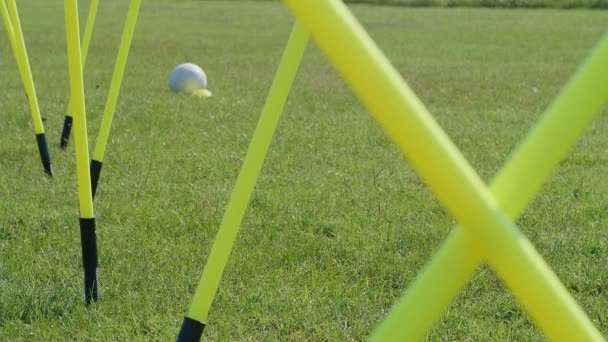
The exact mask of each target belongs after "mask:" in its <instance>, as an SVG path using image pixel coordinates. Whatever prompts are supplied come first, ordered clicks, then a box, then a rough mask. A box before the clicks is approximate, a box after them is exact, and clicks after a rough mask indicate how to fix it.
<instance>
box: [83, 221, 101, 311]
mask: <svg viewBox="0 0 608 342" xmlns="http://www.w3.org/2000/svg"><path fill="white" fill-rule="evenodd" d="M79 221H80V243H81V245H82V266H83V268H84V303H85V305H89V304H91V301H94V302H98V301H99V277H98V262H97V237H96V235H95V218H94V217H93V218H82V217H81V218H79Z"/></svg>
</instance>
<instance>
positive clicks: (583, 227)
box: [0, 0, 608, 341]
mask: <svg viewBox="0 0 608 342" xmlns="http://www.w3.org/2000/svg"><path fill="white" fill-rule="evenodd" d="M20 5H21V8H20V9H21V16H22V24H23V25H24V34H25V37H26V42H27V44H28V51H29V53H30V56H31V63H32V69H33V74H34V79H35V81H36V85H37V91H38V94H39V100H40V105H41V108H42V111H43V116H44V117H45V118H46V121H45V126H46V128H47V135H48V138H49V139H50V142H51V153H52V156H53V162H54V167H55V172H56V177H55V178H53V179H48V178H46V177H44V176H43V173H42V170H41V165H40V162H39V159H38V156H37V149H36V145H35V139H34V135H33V129H32V125H31V120H30V116H29V113H28V112H27V104H26V102H25V99H24V96H23V90H22V87H21V84H20V81H19V77H18V74H17V72H16V66H15V63H14V60H13V57H12V55H11V53H10V50H9V49H7V48H2V49H0V71H1V75H2V77H1V78H0V86H1V87H2V89H3V90H4V91H3V92H2V93H0V108H1V113H2V124H1V125H0V170H1V172H0V212H1V213H2V214H1V215H0V340H2V341H5V340H8V341H13V340H14V341H17V340H104V341H105V340H108V341H114V340H164V341H166V340H171V339H173V338H174V337H175V335H176V334H177V332H178V330H179V326H180V324H181V320H182V317H183V315H184V314H185V313H186V311H187V309H188V307H189V304H190V300H191V298H192V295H193V293H194V290H195V287H196V285H197V284H198V281H199V277H200V274H201V272H202V269H203V266H204V265H205V261H206V258H207V255H208V253H209V249H210V246H211V244H212V242H213V239H214V237H215V233H216V232H217V229H218V226H219V223H220V221H221V218H222V215H223V210H224V208H225V205H226V202H227V200H228V197H229V195H230V192H231V189H232V186H233V184H234V181H235V179H236V176H237V174H238V172H239V167H240V165H241V163H242V160H243V157H244V154H245V151H246V149H247V146H248V142H249V139H250V138H251V135H252V132H253V129H254V127H255V124H256V122H257V118H258V115H259V112H260V109H261V107H262V104H263V101H264V98H265V95H266V93H267V91H268V89H269V87H270V83H271V80H272V77H273V74H274V71H275V69H276V67H277V64H278V60H279V58H280V55H281V52H282V50H283V48H284V44H285V41H286V39H287V36H288V34H289V31H290V28H291V25H292V18H291V17H290V15H289V13H288V12H287V11H286V10H285V9H284V8H283V7H282V6H281V5H280V4H277V3H272V2H264V3H254V2H204V3H200V2H187V1H181V2H175V3H173V2H166V1H158V0H157V1H144V4H143V6H142V13H141V16H140V22H139V25H138V28H137V30H136V34H135V38H134V44H133V47H132V50H131V57H130V61H129V64H128V66H127V73H126V75H125V80H124V84H123V88H122V95H121V97H120V100H119V104H118V108H117V115H116V117H115V121H114V126H113V128H112V134H111V142H110V144H109V146H108V151H107V154H106V159H105V161H104V170H103V173H102V175H101V182H100V185H99V190H98V196H97V198H96V202H95V205H96V207H95V210H96V215H97V225H98V241H99V253H100V262H101V266H100V277H101V286H102V301H101V302H100V303H99V304H98V305H94V306H93V307H91V308H89V309H85V308H84V306H83V303H82V270H81V261H80V260H81V257H80V253H81V251H80V243H79V231H78V221H77V205H78V201H77V193H76V176H75V165H74V153H73V146H72V145H71V146H70V148H69V150H68V151H67V152H63V151H61V150H60V149H59V148H58V142H59V134H60V128H61V124H62V120H63V114H64V112H65V109H66V104H67V98H68V83H67V62H66V56H65V54H66V52H65V34H64V32H63V29H64V23H63V17H62V14H63V9H62V7H61V5H60V2H49V1H42V0H36V1H27V2H23V3H20ZM126 7H127V2H126V1H112V2H102V3H101V5H100V13H99V15H98V22H97V27H96V31H95V32H94V34H93V42H92V46H91V50H90V54H89V56H90V59H89V61H88V63H87V67H86V71H85V78H86V82H85V83H86V94H87V109H88V126H89V131H90V133H91V135H92V136H91V137H90V141H91V145H90V146H91V148H92V146H93V145H94V138H95V134H96V132H97V130H98V127H99V123H100V119H101V118H100V115H101V112H102V109H103V104H104V102H105V96H106V92H107V88H108V86H109V80H110V77H111V70H112V66H113V63H114V59H115V55H116V50H117V47H118V40H119V35H120V31H121V28H122V22H123V20H124V14H123V13H126ZM352 9H353V11H354V12H355V14H356V16H357V17H358V18H359V19H360V20H361V21H362V23H363V24H364V25H365V27H366V28H368V29H369V32H370V33H371V35H372V37H373V38H375V39H376V41H377V42H378V44H379V45H380V46H381V47H382V48H383V49H384V50H385V52H386V54H387V55H388V57H389V58H390V59H391V61H392V62H393V63H394V65H395V66H396V68H397V69H398V70H399V71H400V72H401V73H402V74H403V76H404V77H405V78H406V79H407V80H408V82H409V83H410V85H411V86H412V88H413V89H414V90H415V91H416V92H417V94H418V95H419V96H420V97H421V99H422V100H423V101H424V102H425V103H426V104H427V106H428V107H429V109H430V110H431V112H432V113H434V115H435V116H436V118H437V120H438V122H439V123H440V124H441V125H442V126H443V128H444V129H445V130H446V132H447V133H448V134H449V135H450V137H451V138H452V139H453V141H454V142H455V143H456V145H457V146H458V147H459V148H461V149H462V151H463V153H464V155H465V156H466V157H467V158H468V160H469V161H470V163H471V164H472V165H473V166H474V167H475V169H476V170H478V172H479V173H480V175H481V177H482V178H483V179H484V180H486V181H488V180H489V179H491V177H492V175H493V174H495V173H496V172H497V171H498V170H499V169H500V167H501V165H502V164H504V162H505V161H506V159H507V158H508V156H509V154H510V153H511V152H512V151H513V150H514V149H515V148H516V146H517V144H518V142H519V141H521V140H522V139H523V138H524V136H525V134H526V132H527V131H528V130H529V129H530V128H531V127H532V126H533V125H534V123H535V122H536V121H537V120H538V118H539V116H540V115H541V114H542V112H543V110H544V109H545V108H546V106H547V105H548V104H549V103H550V101H551V99H552V98H554V97H555V96H556V94H557V92H558V91H559V89H560V87H561V86H562V85H563V84H564V82H565V81H566V80H567V79H568V78H569V76H570V75H571V74H572V73H573V71H574V70H575V68H576V66H577V65H578V64H579V62H580V61H581V60H582V59H583V58H584V56H585V55H586V54H587V53H588V51H589V49H590V48H591V47H592V46H593V45H594V44H595V42H596V41H597V40H598V39H599V38H600V37H601V35H602V33H603V32H605V31H606V29H607V28H608V26H607V25H606V23H607V22H608V20H607V19H608V13H607V12H591V11H555V10H542V11H538V10H502V11H494V10H488V9H430V8H429V9H410V8H394V7H373V6H365V5H356V6H352ZM83 14H84V13H83ZM81 19H83V20H84V16H83V17H82V18H81ZM0 46H2V47H7V46H8V42H7V40H6V36H5V34H4V32H2V34H0ZM186 61H192V62H195V63H199V64H200V65H202V66H203V67H204V68H205V69H206V71H207V74H208V76H209V78H210V90H211V91H212V92H214V94H215V96H214V97H212V98H210V99H196V98H190V97H186V96H178V95H174V94H172V93H170V92H169V91H168V89H167V77H168V74H169V72H170V71H171V69H172V68H173V67H174V66H175V65H177V64H179V63H182V62H186ZM590 91H592V90H590ZM573 115H576V112H575V111H573ZM607 130H608V118H607V117H606V111H604V113H603V115H600V116H599V117H598V119H597V120H596V121H595V122H594V123H593V125H592V126H591V127H590V129H588V130H587V131H586V133H585V135H584V136H583V137H582V138H581V139H580V141H579V142H578V144H577V145H576V147H575V148H574V150H573V151H572V153H571V154H570V155H569V157H568V158H567V159H566V160H565V161H564V162H563V163H562V164H561V165H560V167H559V168H558V170H557V171H556V172H555V173H554V174H553V176H552V177H551V178H550V179H549V180H548V181H547V183H546V184H545V186H544V187H543V189H542V191H541V192H540V193H539V194H538V195H537V196H536V198H535V200H534V201H533V203H532V205H531V207H530V208H529V209H528V210H527V211H526V212H525V214H524V215H523V217H522V218H521V219H520V220H519V221H518V224H519V225H520V227H521V229H522V230H523V231H524V232H525V233H526V234H527V235H528V236H529V237H530V239H531V241H532V242H533V243H534V245H535V246H536V247H537V248H538V250H539V251H540V253H541V254H542V255H543V257H545V258H546V260H547V262H548V263H549V264H550V265H551V266H552V267H553V269H554V270H555V271H556V273H557V274H558V276H559V277H560V279H561V280H562V281H563V283H564V285H565V286H566V287H567V288H568V289H569V291H570V292H571V293H572V295H573V296H574V297H575V298H576V300H577V301H578V302H579V303H580V304H581V306H582V307H583V308H584V310H585V311H586V312H587V313H588V315H589V317H590V318H591V320H592V321H593V322H594V324H595V325H596V326H597V327H598V328H599V329H600V331H601V332H602V333H603V334H604V335H608V285H607V284H608V272H607V271H606V267H607V266H606V265H608V229H606V226H607V225H608V204H607V203H608V178H607V177H606V169H607V167H608V147H607V145H606V144H607V142H606V139H605V137H606V131H607ZM547 148H550V146H548V147H547ZM453 226H454V222H453V220H452V219H451V218H450V217H449V216H447V215H446V213H445V212H444V211H443V209H442V208H441V206H440V205H439V204H438V203H437V201H436V200H435V198H434V197H433V195H432V194H431V193H430V192H429V191H428V190H427V188H426V187H425V186H424V184H422V183H421V181H420V180H419V178H418V177H417V176H416V175H415V173H414V172H413V170H412V169H411V168H410V167H409V166H408V164H407V162H406V160H405V159H404V158H403V157H402V156H401V155H400V153H399V152H398V151H397V149H396V148H395V147H394V146H393V145H392V144H391V142H390V141H389V140H388V139H387V138H386V137H385V136H384V134H383V133H382V131H381V130H380V129H379V128H378V127H377V125H376V124H375V123H374V122H373V120H372V119H371V117H370V116H369V115H368V114H367V112H366V110H365V109H364V108H363V107H362V106H361V105H360V104H359V102H358V101H357V99H356V98H355V97H354V95H353V94H352V92H351V91H350V90H349V88H348V87H347V86H346V85H345V83H344V82H343V81H341V79H340V77H339V75H338V74H337V73H336V72H335V71H334V69H333V67H332V66H331V65H330V64H329V63H328V62H327V61H326V59H325V57H324V56H323V55H322V53H321V52H320V51H319V50H318V48H317V47H316V46H315V45H314V44H311V45H310V47H309V48H308V50H307V53H306V56H305V60H304V62H303V65H302V66H301V69H300V73H299V74H298V77H297V79H296V83H295V85H294V88H293V91H292V94H291V96H290V98H289V101H288V103H287V106H286V111H285V113H284V115H283V118H282V120H281V122H280V124H279V127H278V130H277V133H276V136H275V138H274V140H273V144H272V146H271V149H270V151H269V154H268V157H267V160H266V163H265V166H264V168H263V170H262V175H261V177H260V179H259V182H258V186H257V188H256V191H255V193H254V195H253V198H252V201H251V205H250V208H249V210H248V211H247V214H246V217H245V219H244V222H243V225H242V230H241V232H240V234H239V238H238V241H237V243H236V247H235V249H234V251H233V253H232V255H231V258H230V262H229V264H228V265H227V268H226V272H225V274H224V277H223V281H222V283H221V286H220V290H219V293H218V296H217V297H216V300H215V302H214V306H213V308H212V311H211V314H210V317H209V321H208V324H209V326H208V329H207V331H206V332H205V338H206V339H208V340H213V341H215V340H220V341H227V340H256V341H257V340H288V341H322V340H329V341H344V340H361V339H364V338H365V337H366V336H368V335H369V333H370V332H371V331H372V330H373V329H374V327H376V326H377V325H378V324H379V323H380V322H381V321H382V319H383V318H384V317H385V316H386V313H387V310H389V308H390V307H391V305H392V304H393V303H395V301H396V300H397V299H398V298H399V296H400V295H401V294H402V293H403V291H404V290H405V289H406V288H407V286H408V284H409V283H410V282H411V281H412V280H413V279H414V278H415V276H416V273H417V272H418V271H419V270H420V269H421V267H423V265H424V264H425V263H426V262H428V261H429V259H430V258H431V256H432V255H433V253H434V252H435V251H436V250H437V248H438V246H439V245H440V244H441V242H442V241H443V239H444V238H445V237H446V235H447V234H448V232H449V230H450V229H451V228H452V227H453ZM548 310H550V308H548ZM404 324H407V322H404ZM541 338H542V335H541V333H540V331H539V330H538V329H537V328H536V327H535V326H534V325H533V323H532V322H531V321H530V319H529V318H528V317H527V316H526V314H525V312H524V311H523V310H522V308H521V307H520V305H519V304H518V303H516V302H515V300H514V299H513V298H512V297H511V295H510V294H509V292H508V290H507V289H505V288H504V286H503V285H502V284H501V283H500V281H499V280H498V279H497V278H496V277H495V276H494V275H493V273H492V272H491V270H490V269H489V268H487V267H483V268H481V269H480V270H479V272H478V273H477V274H476V276H475V277H474V279H473V280H472V281H470V282H469V284H468V285H467V286H466V288H465V289H463V290H462V291H461V292H460V294H459V296H458V297H457V298H456V300H455V301H454V302H453V304H452V305H451V306H450V307H449V308H448V309H447V310H446V311H445V314H444V315H443V317H442V319H441V320H440V321H439V322H438V323H437V324H436V325H435V326H434V328H433V330H432V331H431V332H430V333H429V335H428V339H430V340H465V339H471V340H497V341H500V340H540V339H541Z"/></svg>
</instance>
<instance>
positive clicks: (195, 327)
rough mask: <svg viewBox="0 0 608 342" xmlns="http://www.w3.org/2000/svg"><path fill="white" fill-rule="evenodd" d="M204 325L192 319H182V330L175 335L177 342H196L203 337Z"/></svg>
mask: <svg viewBox="0 0 608 342" xmlns="http://www.w3.org/2000/svg"><path fill="white" fill-rule="evenodd" d="M203 330H205V323H201V322H199V321H195V320H193V319H192V318H188V317H184V321H183V322H182V328H181V330H180V331H179V335H177V340H176V341H177V342H198V341H200V340H201V336H203Z"/></svg>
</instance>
